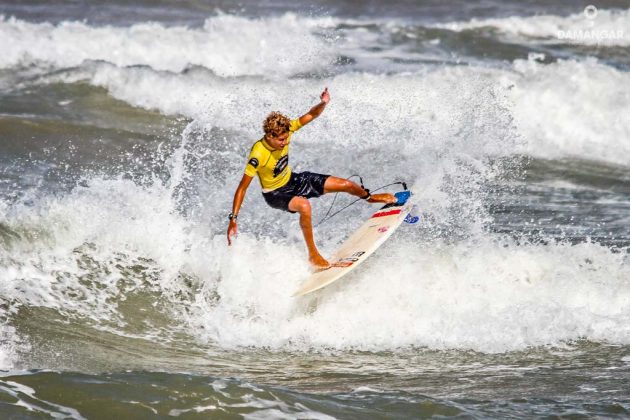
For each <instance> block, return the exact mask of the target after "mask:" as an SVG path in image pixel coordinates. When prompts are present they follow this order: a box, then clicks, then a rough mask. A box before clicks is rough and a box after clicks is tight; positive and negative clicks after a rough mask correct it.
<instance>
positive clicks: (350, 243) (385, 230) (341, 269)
mask: <svg viewBox="0 0 630 420" xmlns="http://www.w3.org/2000/svg"><path fill="white" fill-rule="evenodd" d="M395 195H396V198H398V201H397V202H396V203H394V204H387V205H385V206H383V207H382V208H381V209H379V210H378V211H376V212H375V213H374V214H372V216H371V217H370V218H369V219H368V221H367V222H365V223H364V224H363V225H362V226H361V227H360V228H359V229H357V231H356V232H354V234H353V235H352V236H350V237H349V238H348V239H347V240H346V241H345V242H344V243H343V244H342V245H341V247H340V248H339V250H338V251H337V252H336V253H335V255H334V256H333V257H332V258H331V259H330V260H329V261H330V262H331V266H330V268H327V269H326V270H322V271H318V272H317V273H314V274H312V275H311V276H310V277H309V278H308V279H307V280H306V281H305V282H304V284H302V286H301V287H300V288H299V289H298V290H297V291H296V292H295V293H294V294H293V296H304V295H306V294H308V293H311V292H314V291H316V290H319V289H321V288H322V287H326V286H328V285H329V284H331V283H333V282H335V281H336V280H339V279H340V278H341V277H343V276H345V275H346V274H348V273H349V272H350V271H352V270H353V269H355V268H356V267H357V266H358V265H359V264H361V263H362V262H363V261H365V260H366V259H367V257H369V256H370V255H371V254H372V253H373V252H374V251H376V250H377V249H378V247H380V246H381V245H382V244H383V243H384V242H385V241H386V240H387V239H388V238H389V237H390V236H392V234H393V233H394V231H396V229H397V228H398V226H400V224H401V223H402V222H403V221H405V219H407V217H409V216H410V212H411V208H412V207H413V205H412V204H411V203H408V200H409V197H410V196H411V192H410V191H400V192H397V193H396V194H395ZM411 218H412V219H411V220H413V218H415V219H416V220H415V222H413V223H416V222H417V221H418V220H417V219H419V218H418V217H417V216H411Z"/></svg>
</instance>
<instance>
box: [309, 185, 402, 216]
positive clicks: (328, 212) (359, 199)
mask: <svg viewBox="0 0 630 420" xmlns="http://www.w3.org/2000/svg"><path fill="white" fill-rule="evenodd" d="M355 177H356V178H359V183H360V184H361V188H363V189H364V190H365V191H367V192H368V194H370V195H371V191H373V192H376V191H379V190H382V189H383V188H387V187H391V186H392V185H402V187H403V189H404V190H405V191H407V183H406V182H404V181H396V182H392V183H390V184H387V185H383V186H381V187H378V188H375V189H373V190H368V189H367V188H365V186H364V185H363V178H361V175H357V174H354V175H350V176H349V177H348V178H346V179H347V180H350V179H352V178H355ZM338 194H339V193H338V192H336V193H335V196H334V198H333V201H332V203H330V207H328V211H327V212H326V214H325V215H324V217H322V218H321V220H320V221H319V222H317V224H315V227H317V226H319V225H321V224H322V223H324V222H326V221H328V220H330V219H332V218H333V217H335V216H336V215H338V214H339V213H341V212H342V211H344V210H345V209H347V208H348V207H350V206H352V205H353V204H355V203H356V202H357V201H361V200H363V198H357V199H356V200H354V201H352V202H350V204H347V205H346V206H344V207H342V208H340V209H339V210H337V211H336V212H334V213H333V214H330V211H331V210H332V208H333V206H334V205H335V201H336V200H337V195H338ZM368 197H369V196H368Z"/></svg>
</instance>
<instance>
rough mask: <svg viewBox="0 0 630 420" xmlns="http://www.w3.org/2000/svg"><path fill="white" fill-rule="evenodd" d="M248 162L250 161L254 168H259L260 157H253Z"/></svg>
mask: <svg viewBox="0 0 630 420" xmlns="http://www.w3.org/2000/svg"><path fill="white" fill-rule="evenodd" d="M247 163H249V164H250V165H252V166H253V167H254V168H258V159H256V158H251V159H250V160H249V162H247Z"/></svg>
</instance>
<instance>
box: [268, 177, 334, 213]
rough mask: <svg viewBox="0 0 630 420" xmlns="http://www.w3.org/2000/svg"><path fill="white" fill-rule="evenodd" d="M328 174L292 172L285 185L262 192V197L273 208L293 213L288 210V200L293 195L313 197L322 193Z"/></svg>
mask: <svg viewBox="0 0 630 420" xmlns="http://www.w3.org/2000/svg"><path fill="white" fill-rule="evenodd" d="M329 176H330V175H322V174H316V173H313V172H300V173H295V172H293V173H291V178H290V179H289V182H287V183H286V185H283V186H282V187H280V188H278V189H277V190H273V191H269V192H265V193H263V197H264V198H265V201H266V202H267V204H269V205H270V206H271V207H273V208H274V209H278V210H284V211H288V212H289V213H295V212H294V211H291V210H289V201H291V199H292V198H293V197H304V198H315V197H319V196H320V195H322V194H324V183H325V182H326V180H327V179H328V177H329Z"/></svg>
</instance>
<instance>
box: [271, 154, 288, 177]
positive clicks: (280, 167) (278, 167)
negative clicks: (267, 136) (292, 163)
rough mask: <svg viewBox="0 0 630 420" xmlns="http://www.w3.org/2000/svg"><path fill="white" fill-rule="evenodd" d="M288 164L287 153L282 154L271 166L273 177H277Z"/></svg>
mask: <svg viewBox="0 0 630 420" xmlns="http://www.w3.org/2000/svg"><path fill="white" fill-rule="evenodd" d="M288 164H289V155H284V156H282V157H281V158H280V159H279V160H278V162H276V166H275V167H274V168H273V177H274V178H275V177H277V176H278V175H280V174H281V173H282V172H283V171H284V170H285V169H286V167H287V165H288Z"/></svg>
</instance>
